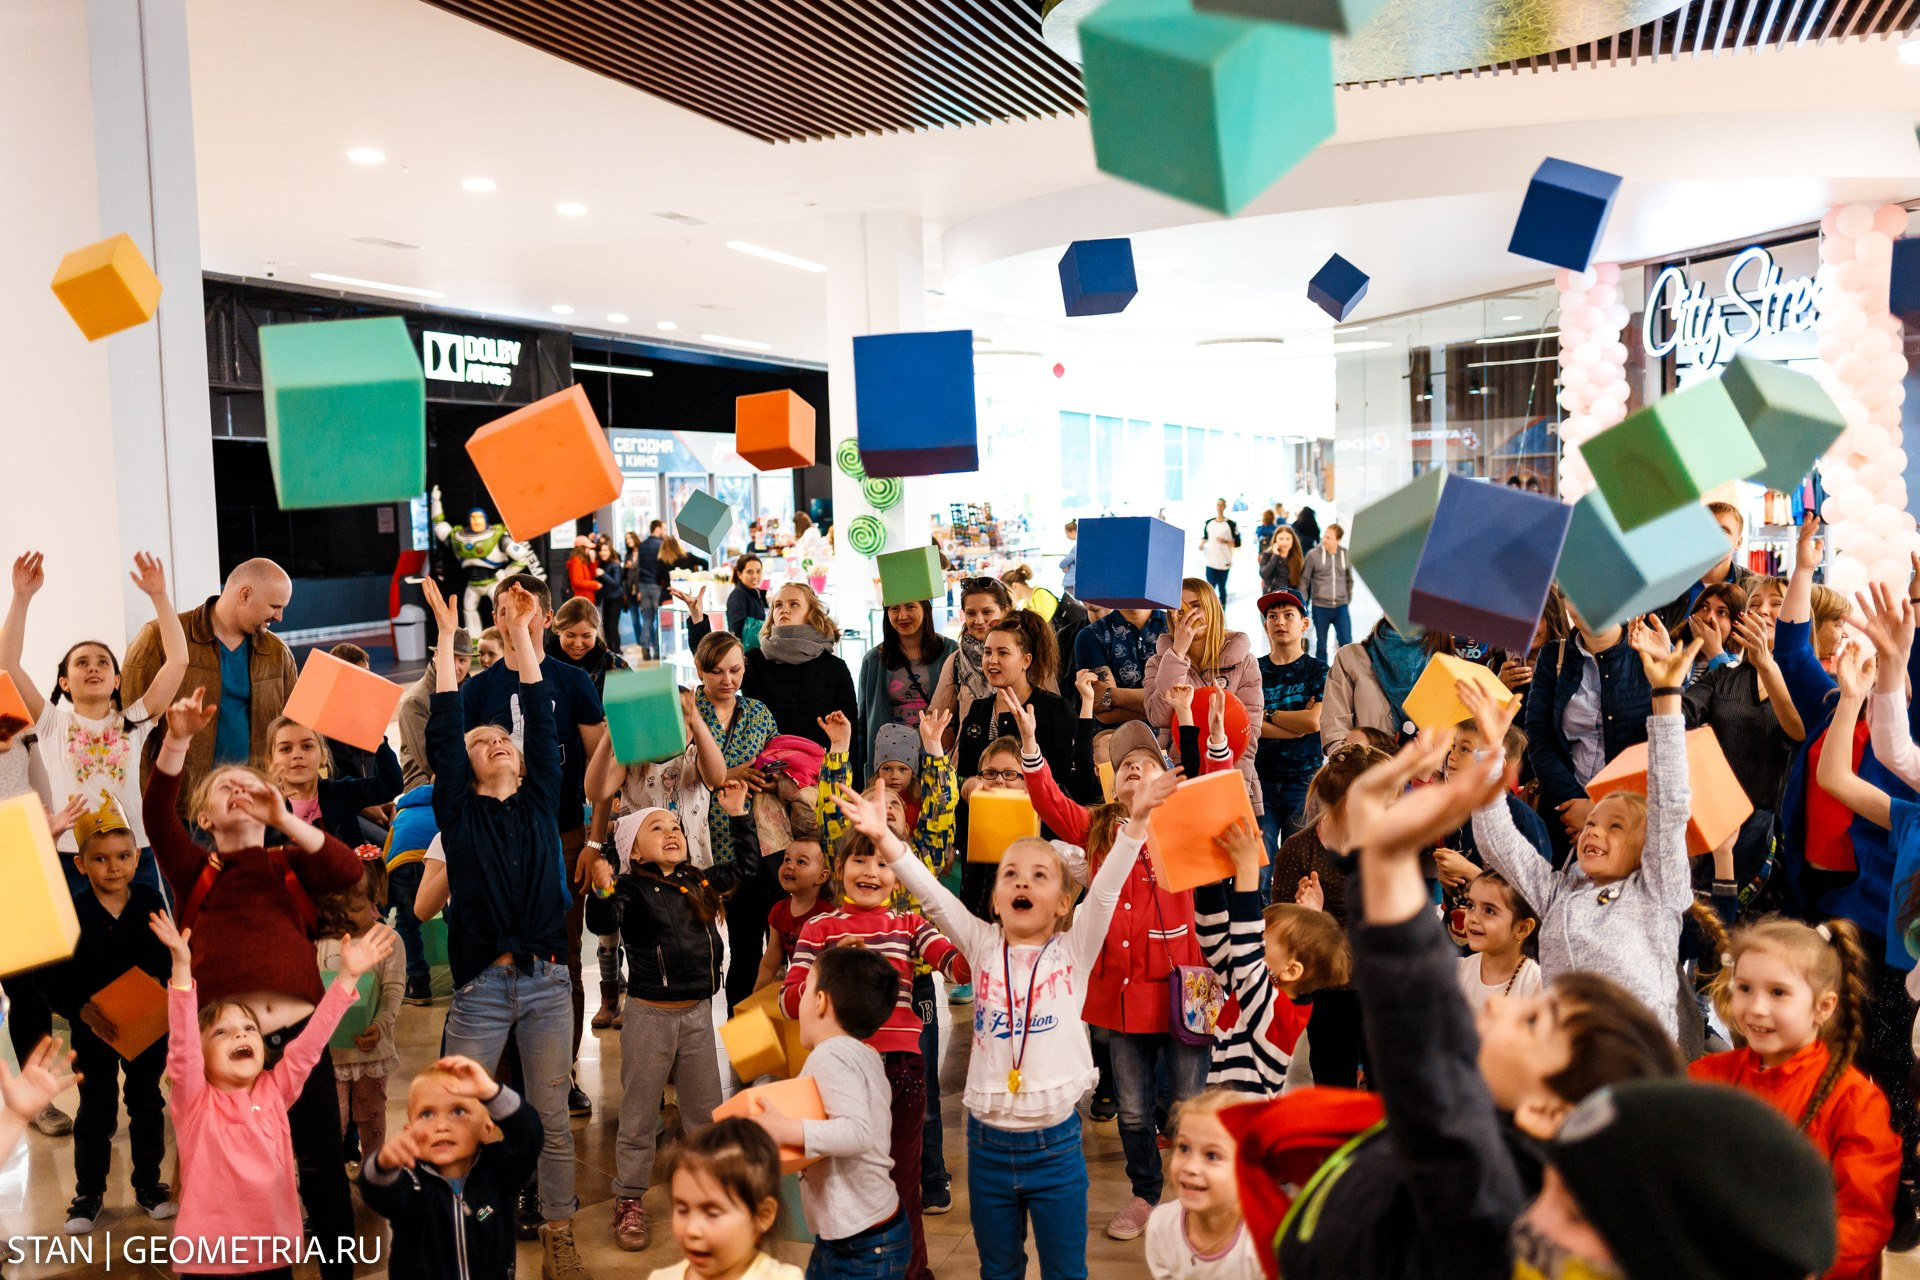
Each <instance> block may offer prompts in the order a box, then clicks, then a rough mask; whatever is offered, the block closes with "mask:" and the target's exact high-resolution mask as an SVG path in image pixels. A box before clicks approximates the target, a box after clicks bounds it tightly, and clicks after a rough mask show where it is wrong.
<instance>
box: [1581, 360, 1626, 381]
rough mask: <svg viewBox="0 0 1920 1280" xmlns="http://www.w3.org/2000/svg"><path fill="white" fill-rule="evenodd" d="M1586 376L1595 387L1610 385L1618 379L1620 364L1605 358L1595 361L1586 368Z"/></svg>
mask: <svg viewBox="0 0 1920 1280" xmlns="http://www.w3.org/2000/svg"><path fill="white" fill-rule="evenodd" d="M1587 378H1588V380H1589V381H1591V382H1592V383H1593V385H1594V386H1596V387H1610V386H1612V385H1613V384H1614V383H1616V382H1618V381H1620V366H1619V365H1617V364H1613V363H1611V362H1609V361H1606V360H1599V361H1596V362H1595V363H1594V364H1593V365H1592V366H1590V367H1589V368H1588V369H1587Z"/></svg>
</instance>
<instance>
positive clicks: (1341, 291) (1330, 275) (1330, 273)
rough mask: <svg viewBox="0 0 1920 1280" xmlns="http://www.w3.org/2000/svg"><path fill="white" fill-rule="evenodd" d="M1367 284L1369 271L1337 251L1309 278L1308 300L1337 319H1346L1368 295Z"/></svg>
mask: <svg viewBox="0 0 1920 1280" xmlns="http://www.w3.org/2000/svg"><path fill="white" fill-rule="evenodd" d="M1367 284H1368V277H1367V273H1366V272H1364V271H1362V270H1361V269H1360V268H1358V267H1356V266H1354V265H1353V264H1352V263H1351V262H1348V261H1347V260H1346V259H1345V258H1343V257H1341V256H1340V255H1339V254H1337V253H1336V254H1334V255H1333V256H1332V257H1331V258H1328V259H1327V261H1326V265H1325V266H1322V267H1321V268H1320V269H1319V270H1318V271H1316V272H1314V273H1313V279H1311V280H1309V281H1307V301H1308V302H1311V303H1312V304H1313V305H1314V306H1316V307H1318V308H1320V309H1321V310H1322V311H1324V312H1326V313H1327V314H1328V315H1330V316H1332V317H1333V318H1334V319H1335V320H1345V319H1346V318H1347V317H1348V316H1350V315H1352V314H1353V309H1354V308H1355V307H1357V306H1359V305H1360V299H1362V298H1364V297H1366V296H1367Z"/></svg>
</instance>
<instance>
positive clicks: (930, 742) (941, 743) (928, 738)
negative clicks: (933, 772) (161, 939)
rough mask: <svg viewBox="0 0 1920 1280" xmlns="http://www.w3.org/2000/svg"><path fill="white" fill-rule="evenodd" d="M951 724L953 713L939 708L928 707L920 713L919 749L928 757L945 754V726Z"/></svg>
mask: <svg viewBox="0 0 1920 1280" xmlns="http://www.w3.org/2000/svg"><path fill="white" fill-rule="evenodd" d="M952 723H953V712H951V711H948V710H946V709H945V708H941V709H940V710H935V709H934V708H932V707H928V708H927V709H926V710H925V711H922V712H921V713H920V749H921V750H922V751H924V752H926V753H927V754H928V755H930V756H943V755H945V754H947V748H946V745H945V744H946V740H947V726H948V725H950V724H952Z"/></svg>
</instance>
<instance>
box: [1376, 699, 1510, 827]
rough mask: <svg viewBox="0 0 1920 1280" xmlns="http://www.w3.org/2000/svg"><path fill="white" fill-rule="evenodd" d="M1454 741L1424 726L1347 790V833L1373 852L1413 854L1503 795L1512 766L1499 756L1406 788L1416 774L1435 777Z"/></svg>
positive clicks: (1450, 735)
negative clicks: (1424, 784) (1392, 754)
mask: <svg viewBox="0 0 1920 1280" xmlns="http://www.w3.org/2000/svg"><path fill="white" fill-rule="evenodd" d="M1452 745H1453V732H1452V731H1451V730H1438V731H1436V730H1431V729H1429V730H1423V731H1422V732H1421V733H1420V735H1419V736H1418V737H1417V738H1415V739H1414V740H1413V741H1412V742H1410V743H1408V744H1407V745H1406V746H1404V747H1402V748H1401V749H1400V752H1399V754H1398V755H1396V756H1394V757H1393V759H1391V760H1387V761H1384V762H1382V763H1380V764H1377V765H1375V766H1374V767H1373V768H1371V769H1369V770H1367V771H1366V772H1365V773H1363V774H1361V775H1360V776H1359V777H1358V778H1357V779H1355V780H1354V784H1353V786H1352V787H1351V788H1350V789H1349V790H1348V791H1347V831H1348V834H1349V835H1350V836H1351V837H1352V840H1353V842H1354V843H1355V844H1357V845H1359V846H1360V847H1361V848H1362V849H1364V850H1365V851H1366V853H1367V855H1368V856H1370V857H1382V858H1409V859H1410V858H1414V857H1416V856H1418V855H1419V853H1420V851H1421V850H1422V849H1426V848H1429V847H1431V846H1432V845H1433V844H1434V842H1435V841H1437V840H1439V839H1441V838H1443V837H1445V836H1446V835H1448V834H1449V833H1451V832H1454V831H1457V830H1459V829H1460V826H1461V824H1462V823H1464V822H1465V821H1466V820H1467V819H1468V818H1469V817H1471V816H1472V815H1473V811H1474V810H1475V809H1478V808H1480V807H1481V806H1482V805H1485V804H1487V803H1489V802H1490V801H1492V800H1493V798H1494V797H1495V796H1498V795H1499V794H1500V790H1501V787H1502V786H1503V785H1504V783H1505V782H1506V778H1507V767H1506V765H1505V764H1504V762H1503V761H1502V760H1501V759H1499V758H1496V759H1494V760H1492V761H1490V762H1488V763H1487V764H1485V765H1480V764H1479V762H1477V761H1476V762H1475V765H1474V766H1472V767H1469V768H1465V769H1458V770H1455V771H1454V773H1453V774H1452V775H1451V776H1449V777H1448V778H1447V779H1446V780H1445V781H1442V782H1435V783H1429V784H1428V785H1426V786H1424V787H1416V788H1414V789H1413V790H1412V791H1408V790H1407V789H1406V788H1407V783H1408V782H1410V781H1412V780H1413V779H1414V778H1424V777H1431V776H1432V774H1433V771H1434V770H1435V769H1436V768H1438V767H1439V765H1440V762H1441V761H1442V760H1445V759H1446V757H1447V749H1448V748H1449V747H1450V746H1452ZM1356 794H1357V795H1358V799H1359V803H1358V805H1357V806H1356V804H1355V796H1356Z"/></svg>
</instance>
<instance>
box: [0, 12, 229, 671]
mask: <svg viewBox="0 0 1920 1280" xmlns="http://www.w3.org/2000/svg"><path fill="white" fill-rule="evenodd" d="M0 121H4V123H0V172H4V173H10V174H12V175H14V179H15V180H14V181H13V182H12V183H11V184H9V185H10V187H11V189H12V190H13V191H14V192H15V194H16V197H17V198H16V199H13V200H11V201H9V203H8V218H7V231H8V234H7V235H6V236H4V237H0V296H5V297H7V298H8V299H10V300H11V301H10V302H9V304H8V306H6V307H5V308H0V349H4V350H5V351H6V352H7V353H8V356H9V364H10V365H11V366H12V367H13V369H14V370H15V371H16V372H15V377H14V378H13V379H12V380H11V381H12V385H11V388H10V393H9V401H8V404H7V406H6V409H5V410H0V422H4V426H0V439H3V440H4V442H5V451H4V457H5V459H6V465H7V471H8V475H7V477H6V487H7V500H6V502H5V504H4V515H0V530H4V531H5V535H6V536H5V537H3V538H0V555H3V556H4V558H5V559H6V560H7V561H8V562H9V563H11V559H12V557H13V556H15V555H17V554H18V553H19V552H20V551H21V550H24V549H25V548H27V547H38V548H40V549H42V550H44V551H45V552H46V553H47V578H48V583H47V588H46V590H45V591H43V592H42V593H41V595H40V597H39V599H38V600H37V601H36V604H35V608H34V625H33V626H32V628H31V629H30V631H29V634H28V644H27V651H26V657H25V660H26V662H27V664H28V667H29V669H30V670H31V671H32V673H33V675H34V678H35V679H36V681H37V682H38V683H39V684H40V685H41V688H42V690H43V691H44V690H46V689H47V687H48V685H49V683H50V682H51V680H52V675H53V668H54V665H55V663H56V662H57V660H58V658H59V655H60V653H62V652H64V651H65V649H66V648H67V646H68V645H70V644H71V643H73V642H74V641H77V640H80V639H84V638H88V637H92V638H97V639H102V640H107V641H109V642H110V643H113V644H115V646H116V648H119V647H121V646H123V645H124V643H125V641H126V640H127V639H129V638H130V637H131V636H132V634H133V633H134V632H135V631H137V630H138V629H139V628H140V626H141V625H142V624H143V623H144V622H145V621H146V620H147V617H148V612H147V605H146V599H145V597H143V596H141V595H140V594H139V593H138V592H137V591H135V590H134V589H133V587H132V585H131V584H130V583H129V581H128V579H127V573H128V571H129V570H130V569H131V567H132V557H133V552H134V551H136V550H151V551H154V552H156V553H158V554H159V555H160V556H161V557H162V558H163V559H165V561H166V564H167V571H168V578H169V581H170V585H171V586H172V589H173V592H174V598H175V600H176V601H178V602H181V603H182V604H183V605H184V604H186V603H197V602H198V601H199V600H200V599H202V598H203V597H205V596H207V595H209V594H211V593H212V592H213V591H215V590H217V589H218V586H219V582H218V575H219V559H218V547H217V540H216V533H215V523H214V504H213V446H212V438H211V428H210V426H209V420H208V419H209V411H208V407H207V362H206V337H205V321H204V317H203V315H202V309H201V292H200V239H199V237H200V231H199V213H198V205H197V201H196V198H195V192H194V157H193V115H192V106H191V101H190V94H189V86H188V77H187V26H186V10H185V5H184V0H86V2H85V3H77V2H76V0H9V3H8V4H7V6H6V12H5V14H4V16H0ZM122 231H124V232H126V233H128V234H129V235H131V236H132V237H133V239H134V241H135V242H136V243H137V244H138V245H139V246H140V250H141V252H142V253H144V254H145V255H146V256H147V260H148V262H149V263H151V264H152V265H153V268H154V270H155V271H156V272H157V273H158V274H159V276H160V280H161V284H162V286H163V288H164V292H163V294H162V296H161V300H160V309H159V313H158V315H157V316H156V317H155V319H154V321H153V322H152V323H150V324H145V325H141V326H139V327H137V328H134V329H130V330H127V331H125V332H123V333H119V334H115V335H113V336H112V337H108V338H102V339H101V340H100V341H98V342H93V343H89V342H88V341H87V340H86V339H85V338H84V337H83V336H81V334H80V331H79V329H77V328H76V327H75V326H74V324H73V322H72V321H71V320H70V319H69V318H68V317H67V314H66V312H65V311H63V310H62V309H61V307H60V304H59V302H58V301H57V300H56V299H55V298H54V296H53V293H52V292H51V291H50V290H49V289H48V287H47V285H48V282H49V281H50V280H51V279H52V278H53V271H54V267H55V266H56V265H57V264H58V263H59V261H60V258H61V256H62V255H63V254H65V253H66V252H67V251H69V250H71V249H75V248H78V247H80V246H81V245H84V244H90V243H92V242H93V241H96V240H101V239H104V238H106V237H107V236H110V235H114V234H116V233H118V232H122ZM3 589H4V584H0V590H3Z"/></svg>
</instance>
